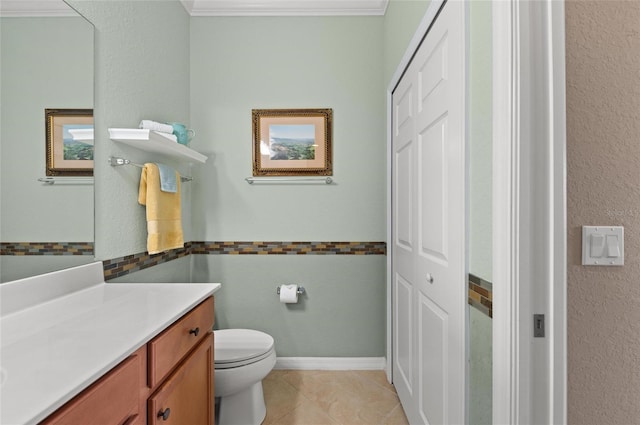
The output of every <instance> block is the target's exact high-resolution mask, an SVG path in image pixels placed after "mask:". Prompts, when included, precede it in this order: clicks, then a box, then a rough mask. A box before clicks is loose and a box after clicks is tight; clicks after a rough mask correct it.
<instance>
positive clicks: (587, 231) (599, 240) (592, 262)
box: [582, 226, 624, 266]
mask: <svg viewBox="0 0 640 425" xmlns="http://www.w3.org/2000/svg"><path fill="white" fill-rule="evenodd" d="M582 265H584V266H623V265H624V227H622V226H582Z"/></svg>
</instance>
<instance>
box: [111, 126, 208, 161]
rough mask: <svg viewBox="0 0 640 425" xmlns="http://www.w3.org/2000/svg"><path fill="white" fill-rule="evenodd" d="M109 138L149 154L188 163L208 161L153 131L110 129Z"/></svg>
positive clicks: (199, 154)
mask: <svg viewBox="0 0 640 425" xmlns="http://www.w3.org/2000/svg"><path fill="white" fill-rule="evenodd" d="M109 137H110V138H111V140H113V141H116V142H120V143H124V144H126V145H129V146H133V147H134V148H137V149H140V150H143V151H147V152H154V153H159V154H163V155H167V156H170V157H173V158H177V159H181V160H185V161H188V162H199V163H202V164H204V163H205V162H206V161H207V157H206V156H205V155H203V154H201V153H200V152H196V151H194V150H193V149H190V148H188V147H186V146H184V145H181V144H180V143H177V142H174V141H173V140H171V139H169V138H168V137H165V136H163V135H162V134H160V133H158V132H156V131H152V130H147V129H139V128H110V129H109Z"/></svg>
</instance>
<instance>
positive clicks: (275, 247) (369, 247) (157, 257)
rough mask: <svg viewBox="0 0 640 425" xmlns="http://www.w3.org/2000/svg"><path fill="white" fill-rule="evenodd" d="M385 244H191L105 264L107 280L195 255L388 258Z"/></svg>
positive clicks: (126, 257)
mask: <svg viewBox="0 0 640 425" xmlns="http://www.w3.org/2000/svg"><path fill="white" fill-rule="evenodd" d="M386 253H387V244H386V243H385V242H187V243H185V246H184V248H182V249H174V250H172V251H168V252H163V253H160V254H154V255H149V253H147V252H142V253H138V254H133V255H127V256H125V257H120V258H113V259H111V260H105V261H103V262H102V263H103V267H104V278H105V280H110V279H115V278H117V277H121V276H124V275H127V274H129V273H133V272H136V271H138V270H143V269H146V268H149V267H153V266H157V265H159V264H162V263H166V262H168V261H172V260H175V259H178V258H181V257H185V256H187V255H191V254H199V255H200V254H204V255H386Z"/></svg>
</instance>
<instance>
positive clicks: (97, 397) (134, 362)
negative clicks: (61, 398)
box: [41, 350, 145, 425]
mask: <svg viewBox="0 0 640 425" xmlns="http://www.w3.org/2000/svg"><path fill="white" fill-rule="evenodd" d="M144 354H145V353H144V351H143V350H140V351H138V352H136V353H135V354H134V355H132V356H131V357H129V358H128V359H126V360H124V361H123V362H122V363H120V364H119V365H118V366H116V367H115V368H114V369H112V370H111V371H110V372H108V373H107V374H106V375H104V377H102V378H101V379H100V380H99V381H97V382H96V383H95V384H93V385H91V386H90V387H89V388H87V389H86V390H85V391H83V392H82V393H80V394H79V395H78V396H76V397H75V398H74V399H72V400H71V401H69V402H68V403H67V404H65V405H64V406H63V407H61V408H60V409H58V410H57V411H56V412H55V413H54V414H53V415H51V416H49V417H48V418H47V419H45V421H44V422H42V424H41V425H77V424H83V425H120V424H129V423H132V422H133V421H134V420H136V419H137V418H138V416H139V415H140V414H141V412H140V409H139V408H140V404H139V401H138V400H139V394H140V388H141V387H142V385H143V384H142V383H141V382H140V376H141V375H140V370H141V368H142V364H143V358H142V356H143V355H144Z"/></svg>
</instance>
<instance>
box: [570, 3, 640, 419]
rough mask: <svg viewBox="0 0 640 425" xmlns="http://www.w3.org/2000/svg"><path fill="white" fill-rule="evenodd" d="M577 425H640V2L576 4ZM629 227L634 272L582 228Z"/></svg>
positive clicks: (573, 286)
mask: <svg viewBox="0 0 640 425" xmlns="http://www.w3.org/2000/svg"><path fill="white" fill-rule="evenodd" d="M566 36H567V39H566V43H567V44H566V47H567V49H566V50H567V133H568V134H567V136H568V140H567V156H568V190H567V191H568V232H569V234H568V262H569V264H568V309H569V311H568V350H569V371H568V374H569V376H568V380H569V391H568V401H569V423H571V424H580V425H587V424H594V425H595V424H605V423H606V424H625V425H626V424H637V423H640V402H639V399H638V394H640V367H638V362H639V360H640V308H638V305H639V304H640V285H639V279H638V277H639V276H640V2H637V1H627V2H618V1H568V2H567V3H566ZM603 224H604V225H622V226H624V227H625V265H624V267H585V266H581V265H580V262H581V245H580V244H581V226H583V225H603Z"/></svg>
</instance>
